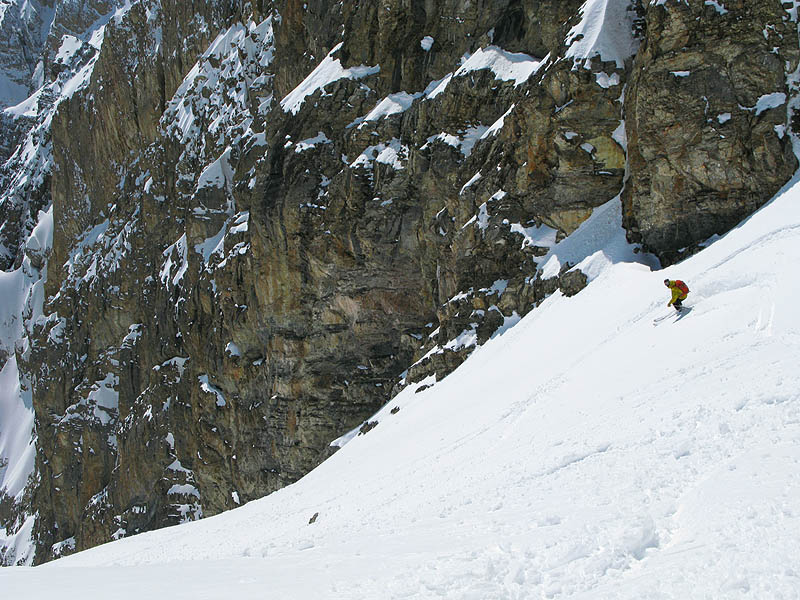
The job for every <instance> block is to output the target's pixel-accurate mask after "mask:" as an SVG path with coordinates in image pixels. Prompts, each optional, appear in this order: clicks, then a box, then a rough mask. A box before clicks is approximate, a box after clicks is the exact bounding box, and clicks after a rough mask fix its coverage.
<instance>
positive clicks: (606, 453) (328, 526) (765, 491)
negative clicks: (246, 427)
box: [0, 180, 800, 600]
mask: <svg viewBox="0 0 800 600" xmlns="http://www.w3.org/2000/svg"><path fill="white" fill-rule="evenodd" d="M792 186H793V187H792ZM609 247H613V244H611V245H609ZM604 258H608V257H607V256H605V255H604V256H598V255H594V256H588V257H587V258H586V261H590V262H591V264H592V265H595V266H596V265H597V264H601V263H604V264H605V267H604V268H603V269H602V270H601V271H600V272H599V273H597V274H596V276H595V278H594V280H593V281H592V282H591V283H590V285H589V286H588V287H587V288H586V289H585V290H584V291H583V292H581V293H580V294H578V295H577V296H575V297H573V298H564V297H561V296H553V297H551V298H550V299H548V300H547V301H546V302H545V303H544V304H543V305H542V306H541V307H540V308H539V309H537V310H535V311H533V312H532V313H531V314H529V315H528V316H527V317H525V318H524V319H522V320H521V321H520V322H519V323H518V324H517V325H516V326H515V327H513V328H511V329H509V330H507V331H506V332H505V333H504V334H503V335H501V336H498V337H496V338H495V339H493V340H491V341H489V342H488V343H487V344H485V345H484V346H483V347H481V348H479V349H478V350H477V351H476V352H475V353H474V354H473V355H472V356H471V357H470V358H469V360H467V361H466V362H465V363H464V364H463V365H462V366H461V367H460V368H459V369H458V370H457V371H456V372H454V373H453V374H452V375H451V376H449V377H448V378H446V379H445V380H443V381H441V382H439V383H437V384H436V385H435V386H433V387H432V388H429V389H426V390H424V391H420V392H419V393H415V389H413V388H408V389H406V390H405V391H403V392H402V393H401V394H400V395H398V396H397V397H396V398H395V399H394V400H393V401H392V402H391V403H390V404H389V405H388V406H387V407H385V408H384V410H383V411H381V413H380V414H379V415H378V420H379V421H380V424H379V425H378V426H377V427H376V428H375V429H374V430H372V431H371V432H369V433H368V434H367V435H365V436H358V437H356V438H354V439H353V440H352V441H351V442H349V443H348V444H347V445H345V446H344V447H343V448H342V449H341V450H340V451H339V452H338V453H337V454H335V455H334V456H333V457H332V458H331V459H330V460H328V461H327V462H326V463H324V464H323V465H322V466H321V467H319V468H318V469H316V470H315V471H313V472H312V473H311V474H309V475H308V476H306V477H305V478H304V479H302V480H301V481H300V482H298V483H297V484H295V485H293V486H290V487H288V488H285V489H283V490H281V491H279V492H276V493H274V494H272V495H271V496H268V497H266V498H264V499H262V500H258V501H255V502H251V503H249V504H247V505H246V506H244V507H242V508H239V509H237V510H233V511H230V512H228V513H225V514H223V515H220V516H218V517H214V518H209V519H206V520H203V521H199V522H195V523H190V524H187V525H183V526H180V527H174V528H170V529H165V530H160V531H155V532H151V533H147V534H142V535H139V536H135V537H132V538H128V539H124V540H121V541H119V542H115V543H112V544H108V545H106V546H101V547H98V548H94V549H92V550H89V551H87V552H84V553H81V554H77V555H74V556H71V557H69V558H66V559H62V560H59V561H56V562H55V563H51V564H49V565H46V566H43V567H39V568H35V569H25V568H10V569H4V570H2V571H0V589H3V591H4V594H3V597H4V598H18V597H19V598H22V597H25V598H26V599H32V598H44V597H50V596H53V597H56V595H57V597H59V598H108V597H112V596H113V597H115V598H123V599H127V598H142V597H169V598H172V599H181V598H192V599H199V598H231V597H235V598H237V599H247V598H261V599H263V598H281V599H287V598H289V599H305V598H309V599H311V598H314V599H319V598H342V599H359V598H364V599H376V598H459V599H462V598H474V599H482V600H485V599H491V598H498V599H500V598H503V599H506V598H509V599H519V598H584V599H589V598H592V599H595V598H615V599H616V598H631V599H633V598H637V599H638V598H682V599H684V598H797V597H800V568H798V565H800V544H798V542H797V540H798V539H800V369H798V368H797V365H798V359H800V314H799V313H798V310H797V298H798V297H799V296H800V280H799V279H798V277H797V269H796V265H797V264H798V261H800V184H797V180H795V181H794V182H792V184H790V185H789V186H787V191H786V192H785V193H783V194H782V195H780V196H779V197H777V198H776V199H775V200H774V201H773V202H772V203H770V204H769V205H768V206H766V207H765V208H764V209H762V210H761V211H760V212H759V213H757V214H756V215H755V216H753V217H752V218H750V219H749V220H748V221H747V222H745V223H744V224H742V225H741V226H740V227H739V228H737V229H735V230H734V231H732V232H731V233H730V234H728V235H727V236H725V237H724V238H722V239H720V240H718V241H716V242H715V243H714V244H712V245H711V246H710V247H708V248H707V249H706V250H704V251H703V252H701V253H700V254H698V255H696V256H695V257H693V258H691V259H689V260H688V261H686V262H684V263H683V264H681V265H678V266H676V267H673V268H670V269H666V270H664V271H656V272H653V271H651V270H650V269H648V268H647V267H645V266H643V265H640V264H634V263H630V262H614V261H609V260H604ZM664 277H672V278H674V277H680V278H682V279H684V280H686V281H687V282H688V283H689V286H690V287H691V288H692V294H691V295H690V297H689V301H688V302H687V304H688V305H689V306H690V307H691V311H690V312H688V313H687V314H686V315H685V316H683V317H681V318H678V317H677V316H675V317H671V318H669V319H666V320H665V321H663V322H662V323H660V324H659V325H657V326H654V324H653V319H654V318H656V317H659V316H661V315H664V314H669V310H671V309H668V308H667V307H666V306H665V304H666V301H667V297H668V294H667V292H666V290H665V288H664V287H663V284H662V283H661V282H662V279H663V278H664ZM395 407H399V409H400V410H399V411H398V412H396V414H391V410H392V409H394V408H395ZM314 515H317V517H316V519H315V520H314V522H313V523H310V522H309V521H310V520H312V517H313V516H314Z"/></svg>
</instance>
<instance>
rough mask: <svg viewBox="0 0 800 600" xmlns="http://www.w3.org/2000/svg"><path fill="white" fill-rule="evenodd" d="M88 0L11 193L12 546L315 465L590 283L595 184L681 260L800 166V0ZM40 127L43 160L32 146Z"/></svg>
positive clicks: (120, 524)
mask: <svg viewBox="0 0 800 600" xmlns="http://www.w3.org/2000/svg"><path fill="white" fill-rule="evenodd" d="M58 6H59V7H60V6H61V5H60V4H59V5H58ZM93 10H95V11H96V14H98V15H105V16H103V17H102V18H101V19H100V22H104V23H105V24H104V25H103V27H102V29H97V30H93V33H92V32H90V34H87V35H84V36H83V37H81V36H76V39H77V40H78V41H77V42H75V43H73V44H72V45H70V46H69V48H71V49H72V51H71V52H70V53H69V56H66V55H65V54H63V52H62V50H63V47H64V46H63V44H58V43H55V42H50V43H49V48H50V54H47V56H49V57H50V58H49V59H48V60H45V64H46V65H47V68H46V69H45V72H46V73H47V78H48V83H47V85H44V86H43V87H42V88H41V89H42V90H44V92H46V94H44V92H43V93H41V94H40V95H41V96H43V98H44V97H45V96H46V98H48V99H47V100H46V101H45V100H44V99H42V100H40V101H39V110H38V112H37V111H30V112H29V114H27V116H26V115H25V114H22V113H20V112H19V111H18V112H17V113H14V114H9V113H4V116H3V118H4V122H7V123H9V125H10V126H9V128H8V129H7V131H10V132H15V133H14V135H9V136H8V137H6V138H5V140H6V141H4V144H5V145H3V146H0V150H2V151H4V152H6V153H7V154H8V156H10V157H11V159H9V162H7V163H6V167H4V169H5V171H4V173H5V174H6V175H5V177H6V179H5V180H3V181H4V182H5V183H4V188H3V189H4V190H6V191H5V192H4V194H5V196H4V199H8V198H12V197H13V198H17V199H20V198H22V197H25V198H26V202H22V201H17V202H16V204H15V203H14V202H12V201H11V200H4V201H5V203H4V204H3V205H2V207H3V208H2V210H3V211H4V212H3V218H4V225H3V227H6V228H7V229H6V230H3V231H2V232H0V233H3V234H4V237H3V242H4V248H6V259H5V260H6V262H5V267H6V268H7V269H12V268H19V269H23V268H24V269H27V271H26V272H28V273H29V274H30V282H31V283H30V284H29V285H30V287H29V288H26V289H28V292H27V293H28V296H27V298H28V300H27V301H26V303H23V304H25V306H27V307H28V308H27V309H26V311H27V312H26V313H25V315H21V321H20V323H19V328H18V329H17V330H15V331H16V334H15V337H14V339H13V340H12V341H11V342H10V343H8V342H4V343H5V344H6V346H5V348H6V352H7V354H8V355H10V354H11V353H14V355H15V364H16V365H18V368H19V378H20V381H21V382H22V383H23V387H24V389H25V390H27V391H28V392H29V393H30V396H31V398H32V403H33V407H34V410H35V416H36V421H35V435H36V464H35V469H34V470H33V471H32V472H31V483H30V484H29V486H28V487H27V495H26V496H25V497H24V498H23V497H22V496H20V497H17V498H14V499H11V498H8V497H6V499H5V501H4V504H2V505H0V520H2V522H3V526H4V527H5V528H6V530H7V532H8V533H9V534H12V533H14V532H17V531H19V532H20V533H19V534H18V535H23V534H26V532H28V533H27V534H29V535H30V536H31V539H32V543H33V545H34V547H35V556H34V555H33V554H31V553H28V554H27V555H24V556H22V555H20V554H18V553H17V554H13V555H12V554H11V553H8V554H7V555H6V559H5V560H6V561H7V562H17V561H20V560H35V561H37V562H41V561H45V560H49V559H52V558H54V557H57V556H59V555H62V554H64V553H67V552H72V551H76V550H80V549H83V548H87V547H90V546H93V545H96V544H99V543H102V542H105V541H108V540H110V539H116V538H119V537H122V536H126V535H132V534H134V533H138V532H141V531H146V530H149V529H153V528H157V527H163V526H167V525H171V524H176V523H180V522H183V521H186V520H191V519H196V518H200V517H202V516H208V515H213V514H216V513H218V512H220V511H223V510H226V509H230V508H233V507H235V506H236V505H238V504H240V503H243V502H246V501H248V500H251V499H254V498H257V497H260V496H263V495H264V494H267V493H269V492H271V491H274V490H276V489H278V488H280V487H282V486H285V485H287V484H289V483H291V482H293V481H296V480H297V479H298V478H299V477H302V476H303V475H304V474H305V473H307V472H308V471H309V470H311V469H312V468H313V467H314V466H316V465H317V464H319V462H320V461H322V460H324V459H325V458H326V457H327V456H328V455H329V454H330V453H331V452H332V451H333V450H334V449H335V447H331V442H332V441H333V440H335V439H336V438H338V437H339V436H342V435H343V434H346V433H347V432H349V431H356V430H357V429H358V428H359V427H360V426H361V424H362V423H364V422H365V420H366V419H368V417H369V416H370V415H371V414H372V413H373V412H374V411H375V410H377V409H378V408H379V407H380V406H382V405H383V404H384V403H385V402H386V401H388V400H389V399H390V398H391V396H392V394H393V393H394V392H396V391H397V390H398V389H401V388H402V387H403V386H406V385H409V384H412V383H414V384H424V385H431V384H433V383H435V381H437V380H440V379H441V378H442V377H445V376H446V375H447V374H449V373H450V372H452V371H453V370H454V369H455V368H457V367H458V366H459V365H460V364H461V363H462V362H463V361H464V359H465V358H466V357H467V356H468V355H469V354H470V353H471V352H472V351H473V350H474V348H475V347H476V345H479V344H481V343H483V342H485V341H486V340H488V339H489V338H490V337H492V336H493V335H497V334H498V333H499V332H501V331H502V330H504V329H506V328H508V327H510V326H513V324H514V323H515V322H516V321H518V320H519V318H521V317H522V316H524V315H525V314H526V313H528V312H529V311H530V310H532V309H534V308H535V307H536V305H537V304H538V303H540V302H541V301H543V300H544V299H545V298H547V297H548V296H549V295H551V294H553V293H563V294H565V295H567V296H570V295H573V294H576V293H579V292H580V290H581V289H582V288H583V287H584V286H585V285H586V284H587V282H588V276H587V274H585V273H583V272H581V271H580V269H578V268H576V264H577V262H579V261H580V260H582V259H583V258H585V257H586V256H589V254H591V253H593V252H594V251H595V250H602V249H603V246H602V244H603V240H598V241H597V244H598V246H597V247H596V248H590V249H583V250H582V251H583V254H580V255H569V256H567V255H566V254H561V253H559V252H558V249H557V248H556V245H557V244H558V243H559V242H561V241H562V240H565V239H567V238H569V237H570V236H571V235H573V234H574V233H575V232H576V231H578V230H579V228H580V226H581V224H582V223H584V222H585V221H586V219H587V218H589V217H590V215H592V214H593V212H595V214H596V209H598V208H599V207H604V208H603V211H604V213H603V214H608V215H617V218H618V219H620V220H619V221H618V224H617V225H616V227H617V228H618V229H619V227H620V226H621V225H622V224H623V223H624V225H625V227H626V229H627V231H628V236H629V239H630V240H631V242H632V243H633V244H634V246H633V247H632V252H631V256H636V254H634V252H633V250H635V251H636V252H638V251H639V249H640V248H639V245H641V246H642V247H643V248H644V249H645V250H646V251H649V252H652V253H654V254H656V255H657V256H658V257H660V258H661V259H662V260H663V261H665V262H669V261H674V260H677V259H678V258H679V257H680V256H682V255H683V254H684V253H686V252H688V251H690V250H691V249H692V248H693V247H695V246H696V245H697V244H700V243H702V242H703V241H705V240H706V239H707V238H708V237H709V236H711V235H713V234H715V233H723V232H724V231H725V230H727V229H729V228H730V227H732V226H733V225H735V223H736V222H738V221H739V220H741V218H743V217H744V216H746V215H747V214H749V212H752V211H753V210H754V209H755V208H757V207H758V206H760V205H761V204H762V203H763V202H764V201H766V199H768V198H769V197H770V196H771V195H772V194H773V193H774V191H775V190H777V189H778V188H779V187H780V186H781V185H783V183H785V182H786V181H787V180H788V179H789V177H790V176H791V175H792V173H794V170H795V169H796V167H797V163H796V159H795V157H794V154H793V152H792V144H791V142H792V139H793V138H792V135H793V134H792V129H791V112H790V110H789V108H788V106H790V105H791V103H792V101H793V99H794V97H795V95H796V89H795V85H796V81H795V79H796V78H795V69H796V68H797V62H798V61H797V53H798V38H797V23H796V15H795V14H794V13H793V12H791V11H786V10H784V9H783V8H782V7H781V5H780V4H778V3H775V2H768V1H767V0H756V1H750V2H735V1H733V0H727V1H726V2H725V6H724V7H723V6H722V2H710V3H709V2H707V3H703V2H694V1H691V2H689V3H688V4H686V3H685V2H683V0H681V1H680V2H678V1H675V0H666V1H659V2H649V3H643V2H638V1H633V0H631V1H628V0H615V1H612V0H608V1H600V0H590V1H589V2H587V3H585V4H584V3H583V2H582V0H568V1H558V2H556V1H552V0H546V1H535V0H504V1H502V2H482V1H481V2H467V3H464V2H460V1H459V2H456V1H455V0H442V1H441V2H438V3H421V2H405V1H400V0H387V1H386V2H382V3H379V4H375V3H368V2H367V3H364V2H329V1H327V0H315V1H309V2H296V1H294V0H284V1H276V2H267V1H259V2H245V3H242V2H239V1H235V0H215V1H213V2H206V3H202V6H200V5H197V4H195V3H185V2H179V1H176V0H161V1H159V0H142V1H139V2H133V3H129V4H128V3H126V4H124V6H123V5H122V4H121V3H120V5H112V4H108V3H98V4H97V6H96V7H94V9H93ZM58 22H60V23H62V25H61V27H62V29H63V30H62V29H58V28H55V29H53V31H54V32H58V33H52V34H51V35H53V36H55V37H56V38H57V37H58V36H62V38H60V39H64V38H63V35H67V34H66V33H64V32H65V31H70V32H72V33H69V34H68V35H72V36H75V32H76V31H78V30H79V29H80V28H81V27H85V26H86V25H85V21H79V22H78V24H71V25H70V24H68V23H67V22H66V21H64V20H62V21H58ZM753 23H757V27H754V26H753ZM90 38H91V39H90ZM43 52H46V51H43ZM53 53H56V55H58V54H59V53H60V54H61V56H62V60H61V62H60V63H59V62H58V61H57V60H53V59H52V57H53ZM81 74H82V75H81ZM79 76H80V77H81V78H80V79H77V78H78V77H79ZM65 90H67V91H68V92H69V94H66V93H65ZM48 107H49V108H48ZM47 110H50V112H47ZM4 130H6V129H4ZM37 132H38V133H37ZM36 136H39V138H41V140H46V145H45V146H43V147H45V148H52V153H51V155H50V154H49V153H47V152H43V153H42V155H41V156H42V157H41V160H40V163H41V164H44V165H45V166H46V168H43V170H41V171H35V169H34V167H33V166H32V163H31V160H32V159H30V157H29V156H28V155H27V154H22V153H20V154H15V152H17V150H18V148H19V147H21V146H22V145H23V144H34V145H35V142H36V140H37V139H39V138H37V137H36ZM4 149H5V150H4ZM15 156H16V158H14V157H15ZM26 161H27V162H26ZM48 161H49V162H48ZM36 164H39V163H36ZM25 169H28V171H25ZM22 172H30V173H39V176H38V179H37V178H35V177H34V178H31V180H30V182H29V183H25V185H27V186H28V187H24V186H22V184H21V183H19V181H20V180H19V179H15V180H14V181H17V185H16V187H13V186H12V185H11V183H10V182H11V181H12V179H13V178H14V177H17V174H18V173H22ZM26 181H27V180H26ZM21 186H22V187H21ZM23 191H24V193H23ZM32 197H35V198H37V200H36V202H34V203H33V204H31V203H28V200H27V199H28V198H32ZM13 206H16V207H17V208H16V209H13V210H12V207H13ZM48 207H50V212H45V211H46V210H47V209H48ZM15 210H16V212H15ZM40 210H41V211H43V212H41V213H40V212H39V211H40ZM43 215H44V216H43ZM47 219H49V220H50V221H52V223H53V227H52V231H53V233H52V241H51V242H50V241H47V242H46V243H45V241H42V242H41V243H39V245H38V246H36V245H35V244H34V245H33V246H31V245H30V244H27V242H26V240H29V239H30V238H31V237H32V236H33V232H34V231H35V228H36V227H37V223H39V224H40V225H41V223H44V222H45V220H47ZM48 222H49V221H48ZM610 222H611V224H612V225H614V223H615V222H614V221H613V220H611V221H610ZM21 223H22V224H23V225H22V226H20V224H21ZM12 228H13V233H11V232H12ZM42 230H43V227H42V226H39V233H40V234H41V232H42ZM6 231H8V232H9V233H8V235H6V234H5V233H6ZM34 237H35V236H34ZM40 237H41V238H43V236H42V235H40V236H39V237H36V239H37V240H38V239H39V238H40ZM44 237H46V236H44ZM26 244H27V245H26ZM26 249H27V250H26ZM638 256H645V254H644V252H642V253H640V254H639V255H638ZM21 310H22V309H21ZM23 325H24V326H23ZM0 341H3V340H0ZM543 351H546V349H543ZM4 362H5V361H4ZM368 428H369V427H368V425H367V426H366V427H364V429H367V430H368ZM0 433H2V432H1V431H0ZM4 507H5V508H4ZM34 514H35V515H36V518H35V525H33V524H32V523H33V521H30V520H29V519H33V517H29V519H25V518H24V517H25V516H26V515H34ZM23 525H25V526H24V527H23ZM27 534H26V535H27Z"/></svg>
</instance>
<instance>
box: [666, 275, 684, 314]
mask: <svg viewBox="0 0 800 600" xmlns="http://www.w3.org/2000/svg"><path fill="white" fill-rule="evenodd" d="M664 285H665V286H667V287H668V288H669V289H670V290H672V299H671V300H670V301H669V304H667V306H674V307H675V310H677V311H679V312H680V310H681V308H683V305H682V304H681V303H682V302H683V301H684V300H686V296H687V295H688V294H689V286H687V285H686V284H685V283H683V282H682V281H681V280H680V279H665V280H664Z"/></svg>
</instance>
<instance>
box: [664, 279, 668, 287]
mask: <svg viewBox="0 0 800 600" xmlns="http://www.w3.org/2000/svg"><path fill="white" fill-rule="evenodd" d="M664 285H666V286H667V287H669V279H665V280H664Z"/></svg>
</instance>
